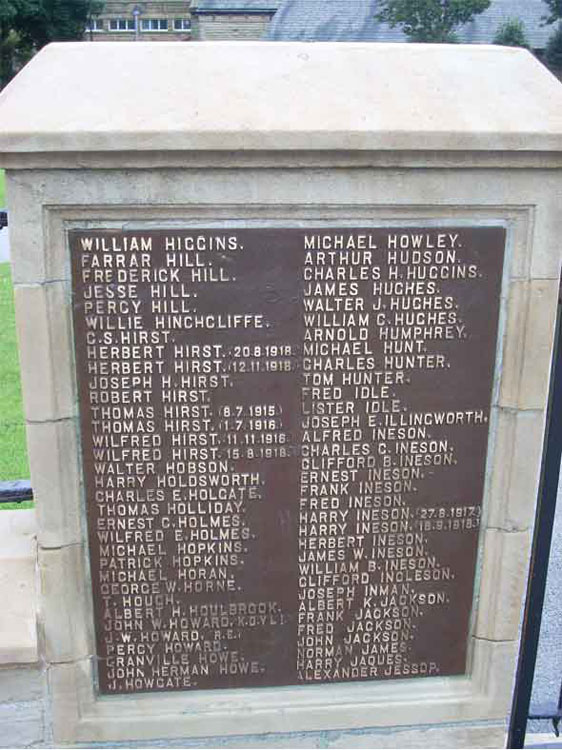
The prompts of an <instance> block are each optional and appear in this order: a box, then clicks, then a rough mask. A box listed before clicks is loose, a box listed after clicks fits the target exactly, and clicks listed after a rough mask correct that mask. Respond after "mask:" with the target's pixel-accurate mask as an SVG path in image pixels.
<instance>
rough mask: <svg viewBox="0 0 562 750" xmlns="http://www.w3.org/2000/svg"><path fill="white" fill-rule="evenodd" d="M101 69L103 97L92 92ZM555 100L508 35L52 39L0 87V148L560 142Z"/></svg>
mask: <svg viewBox="0 0 562 750" xmlns="http://www.w3.org/2000/svg"><path fill="white" fill-rule="evenodd" d="M491 68H493V70H494V75H493V76H490V75H489V70H490V69H491ZM328 69H329V70H331V71H332V73H331V75H329V76H328V75H326V70H328ZM131 70H134V71H135V72H136V75H134V76H131V75H130V71H131ZM186 70H189V72H190V74H189V76H185V75H184V71H186ZM102 80H103V81H104V89H103V96H104V101H105V103H106V105H105V106H104V107H100V106H99V98H98V97H92V96H91V91H92V90H93V88H95V89H96V90H97V89H98V87H99V82H100V81H102ZM209 80H213V86H209V85H208V81H209ZM499 82H501V85H500V83H499ZM147 91H150V103H151V106H150V108H149V110H147V108H146V106H145V98H146V92H147ZM335 91H336V92H337V91H342V92H343V91H345V106H334V92H335ZM70 92H72V95H70ZM219 92H220V93H219ZM67 94H68V95H67ZM53 101H56V102H57V106H56V107H53V106H52V102H53ZM171 102H173V106H172V105H171ZM366 102H368V106H365V104H366ZM538 102H540V106H537V103H538ZM107 108H111V110H112V117H111V118H108V117H106V116H105V112H106V111H107ZM30 109H33V112H34V117H33V118H30V117H29V112H30ZM521 111H525V112H526V116H525V123H524V124H523V122H522V120H521V117H520V113H521ZM561 111H562V94H561V92H560V88H559V85H558V83H557V81H556V79H555V78H554V77H553V76H551V75H550V74H549V73H548V72H547V71H546V70H545V69H544V67H543V66H542V65H540V63H539V62H538V61H535V60H534V59H533V58H532V57H531V56H530V55H529V53H528V52H526V51H522V50H519V49H512V48H494V47H492V46H479V45H466V46H460V45H459V46H456V45H451V46H442V45H422V44H416V45H408V44H379V45H376V46H373V45H370V44H368V43H367V44H365V43H363V44H361V43H358V44H351V43H350V44H341V45H338V44H337V43H327V44H314V45H310V44H306V43H284V42H279V43H276V44H273V45H272V44H267V43H261V44H260V43H259V42H257V43H251V42H249V43H245V44H243V45H240V44H237V43H229V42H227V43H225V44H223V45H221V46H220V47H219V46H214V45H212V44H205V43H200V44H197V45H191V44H187V45H186V44H184V45H181V44H173V43H164V42H162V43H159V44H158V46H157V47H155V46H154V45H153V44H150V43H143V42H139V43H136V44H134V45H132V44H127V43H124V44H118V43H115V42H111V43H99V44H89V45H87V44H64V45H60V44H52V45H50V46H49V47H46V48H45V49H44V50H43V51H42V52H41V54H40V56H39V57H37V58H35V59H34V60H33V61H32V62H31V64H30V65H28V66H27V67H26V69H25V71H24V72H23V74H22V75H21V76H20V77H19V78H18V81H17V82H15V83H13V84H12V85H11V86H8V87H7V89H6V90H5V91H4V92H3V94H2V124H3V132H2V135H1V136H0V153H2V152H7V153H9V152H37V151H59V150H61V149H62V150H64V151H100V150H103V151H107V150H109V151H119V150H129V151H130V150H133V151H138V150H143V151H146V150H149V151H157V150H176V151H177V150H194V149H195V150H199V149H205V150H213V149H217V150H228V149H230V150H240V149H253V150H254V149H261V150H275V151H278V150H284V149H291V150H293V149H308V148H312V149H333V150H341V149H347V150H364V149H385V150H398V149H402V150H414V151H417V150H420V149H422V150H423V149H428V150H447V149H452V150H461V149H467V150H470V149H474V150H483V149H484V150H495V151H501V150H509V149H520V148H521V147H522V143H524V148H526V149H527V150H535V151H550V150H552V151H556V150H559V149H560V146H561V136H560V130H561V128H562V116H561V114H560V112H561ZM69 123H73V127H69ZM420 134H423V137H420Z"/></svg>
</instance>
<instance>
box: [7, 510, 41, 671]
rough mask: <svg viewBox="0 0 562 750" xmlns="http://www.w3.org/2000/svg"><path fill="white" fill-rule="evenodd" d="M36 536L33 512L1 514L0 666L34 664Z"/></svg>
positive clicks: (9, 511) (16, 511)
mask: <svg viewBox="0 0 562 750" xmlns="http://www.w3.org/2000/svg"><path fill="white" fill-rule="evenodd" d="M35 535H36V524H35V513H34V511H33V510H3V511H0V597H1V600H2V602H3V605H2V614H1V615H0V664H24V663H30V662H35V661H37V587H36V570H37V559H36V540H35Z"/></svg>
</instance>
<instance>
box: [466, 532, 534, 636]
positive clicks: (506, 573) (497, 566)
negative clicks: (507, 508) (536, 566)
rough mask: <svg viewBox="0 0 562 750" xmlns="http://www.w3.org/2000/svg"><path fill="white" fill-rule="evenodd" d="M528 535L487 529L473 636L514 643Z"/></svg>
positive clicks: (527, 556)
mask: <svg viewBox="0 0 562 750" xmlns="http://www.w3.org/2000/svg"><path fill="white" fill-rule="evenodd" d="M531 539H532V535H531V532H530V531H520V532H515V531H512V532H508V531H500V530H498V529H488V530H487V531H486V532H485V534H484V545H483V554H482V563H481V578H480V586H479V599H478V619H477V622H476V630H475V635H476V637H477V638H483V639H487V640H489V641H513V642H515V641H516V639H517V634H518V631H519V622H520V619H521V606H522V600H523V594H524V592H525V586H526V580H527V571H528V567H529V550H530V546H531Z"/></svg>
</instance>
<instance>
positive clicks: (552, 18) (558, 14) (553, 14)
mask: <svg viewBox="0 0 562 750" xmlns="http://www.w3.org/2000/svg"><path fill="white" fill-rule="evenodd" d="M544 2H545V3H546V4H547V5H548V10H549V11H550V13H549V15H548V16H546V17H545V18H544V21H545V22H546V23H556V21H558V20H560V19H562V0H544Z"/></svg>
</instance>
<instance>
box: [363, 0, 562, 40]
mask: <svg viewBox="0 0 562 750" xmlns="http://www.w3.org/2000/svg"><path fill="white" fill-rule="evenodd" d="M556 1H558V2H562V0H556ZM489 5H490V0H380V2H379V12H378V13H377V14H376V18H377V20H378V21H383V22H385V23H388V24H390V26H401V27H402V30H403V31H404V33H405V34H406V36H407V37H408V39H409V40H410V41H412V42H454V41H456V40H455V34H454V31H455V28H456V27H457V26H461V25H462V24H465V23H468V22H469V21H470V20H472V18H474V16H476V15H478V14H479V13H482V12H483V11H485V10H486V8H488V7H489Z"/></svg>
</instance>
